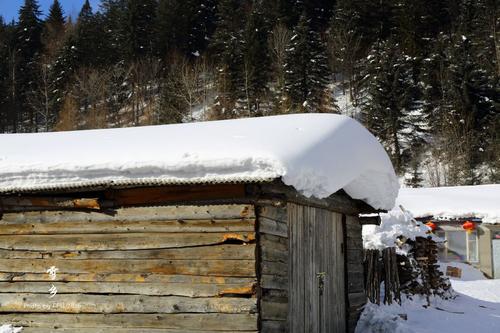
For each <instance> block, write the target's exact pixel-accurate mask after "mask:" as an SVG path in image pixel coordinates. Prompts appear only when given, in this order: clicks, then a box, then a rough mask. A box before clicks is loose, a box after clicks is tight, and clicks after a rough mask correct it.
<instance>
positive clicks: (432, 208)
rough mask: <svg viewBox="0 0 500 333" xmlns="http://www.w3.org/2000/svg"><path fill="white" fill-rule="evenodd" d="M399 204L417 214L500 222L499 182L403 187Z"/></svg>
mask: <svg viewBox="0 0 500 333" xmlns="http://www.w3.org/2000/svg"><path fill="white" fill-rule="evenodd" d="M397 205H402V206H403V207H404V208H405V209H407V210H409V211H411V212H412V213H413V214H414V215H415V217H427V216H433V217H434V218H438V219H439V218H442V219H454V218H472V217H476V218H480V219H482V222H483V223H500V184H497V185H478V186H456V187H430V188H402V189H401V190H400V192H399V196H398V199H397Z"/></svg>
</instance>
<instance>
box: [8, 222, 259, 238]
mask: <svg viewBox="0 0 500 333" xmlns="http://www.w3.org/2000/svg"><path fill="white" fill-rule="evenodd" d="M254 230H255V220H254V219H231V220H165V221H133V222H131V221H98V222H93V221H91V222H89V221H73V222H51V223H22V224H18V223H5V222H4V223H2V222H0V235H37V234H39V235H51V234H92V233H98V234H107V233H129V232H130V233H195V232H204V233H205V232H239V231H254Z"/></svg>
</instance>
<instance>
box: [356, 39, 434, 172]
mask: <svg viewBox="0 0 500 333" xmlns="http://www.w3.org/2000/svg"><path fill="white" fill-rule="evenodd" d="M367 62H368V63H367V65H366V66H367V73H365V81H364V87H365V93H366V96H367V97H366V100H365V101H364V103H363V105H362V109H363V122H364V124H365V125H366V126H367V127H368V129H369V130H370V131H371V132H372V133H373V134H374V135H375V136H377V137H378V138H379V139H380V140H381V141H382V143H383V144H384V145H385V147H386V148H387V150H388V152H389V156H390V157H391V159H392V162H393V165H394V168H395V170H396V172H397V173H399V174H402V173H403V172H404V170H405V167H406V164H407V163H408V161H409V160H411V158H412V157H414V156H412V151H413V150H414V148H415V147H416V146H418V145H419V144H421V142H422V135H423V132H424V129H425V126H426V124H425V121H424V120H423V119H422V117H421V103H420V99H419V90H418V86H417V84H416V82H415V81H414V76H413V73H412V68H413V66H412V63H411V62H412V58H411V57H408V56H407V55H405V54H404V53H402V52H401V50H400V47H399V45H398V44H397V43H394V42H392V41H384V42H381V43H379V45H377V46H376V47H374V49H373V50H372V52H371V53H370V55H369V56H368V60H367Z"/></svg>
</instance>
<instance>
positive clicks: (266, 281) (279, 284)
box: [260, 274, 288, 290]
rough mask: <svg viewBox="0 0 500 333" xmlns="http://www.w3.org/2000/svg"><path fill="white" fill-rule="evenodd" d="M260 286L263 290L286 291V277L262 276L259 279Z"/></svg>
mask: <svg viewBox="0 0 500 333" xmlns="http://www.w3.org/2000/svg"><path fill="white" fill-rule="evenodd" d="M260 286H261V287H262V288H265V289H279V290H288V276H276V275H267V274H263V275H261V277H260Z"/></svg>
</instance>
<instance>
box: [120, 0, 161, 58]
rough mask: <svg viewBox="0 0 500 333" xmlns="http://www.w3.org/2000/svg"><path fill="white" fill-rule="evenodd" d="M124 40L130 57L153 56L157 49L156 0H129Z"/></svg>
mask: <svg viewBox="0 0 500 333" xmlns="http://www.w3.org/2000/svg"><path fill="white" fill-rule="evenodd" d="M126 6H127V7H126V12H125V15H126V21H125V22H124V23H125V25H124V29H123V33H124V36H123V37H124V40H125V41H126V50H125V52H126V54H127V55H128V57H129V59H137V58H141V57H144V56H152V55H153V53H154V51H155V44H154V42H155V40H154V38H152V37H153V36H154V29H155V27H154V24H155V20H156V18H155V17H156V9H157V8H156V6H157V3H156V0H127V4H126Z"/></svg>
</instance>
